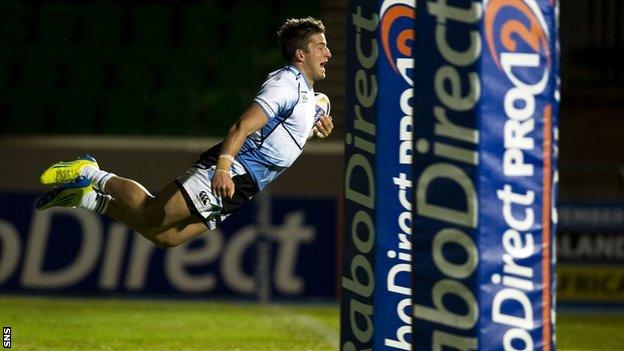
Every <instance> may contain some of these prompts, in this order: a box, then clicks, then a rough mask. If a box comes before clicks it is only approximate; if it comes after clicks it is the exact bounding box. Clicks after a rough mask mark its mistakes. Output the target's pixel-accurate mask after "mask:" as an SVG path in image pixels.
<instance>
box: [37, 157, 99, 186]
mask: <svg viewBox="0 0 624 351" xmlns="http://www.w3.org/2000/svg"><path fill="white" fill-rule="evenodd" d="M85 166H91V167H95V168H97V169H100V167H99V166H98V164H97V161H96V160H95V158H93V157H91V156H89V155H84V156H82V157H80V158H78V159H77V160H75V161H67V162H57V163H55V164H53V165H52V166H50V167H48V168H47V169H46V170H45V171H43V173H41V176H40V177H39V181H40V182H41V184H45V185H56V184H62V183H67V182H70V181H72V180H74V179H76V177H78V176H79V175H80V170H81V169H82V168H83V167H85Z"/></svg>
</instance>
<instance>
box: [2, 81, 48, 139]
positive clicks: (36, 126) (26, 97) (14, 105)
mask: <svg viewBox="0 0 624 351" xmlns="http://www.w3.org/2000/svg"><path fill="white" fill-rule="evenodd" d="M50 92H51V90H49V89H46V88H42V87H39V86H22V87H18V88H16V89H14V90H12V91H10V92H9V93H8V94H7V96H8V99H7V100H8V108H9V113H8V117H7V118H6V131H7V132H8V133H14V134H39V133H43V132H44V131H46V129H47V128H46V123H47V118H46V114H47V106H48V105H49V102H50Z"/></svg>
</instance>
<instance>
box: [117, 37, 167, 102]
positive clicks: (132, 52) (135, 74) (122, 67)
mask: <svg viewBox="0 0 624 351" xmlns="http://www.w3.org/2000/svg"><path fill="white" fill-rule="evenodd" d="M160 55H161V53H160V52H156V51H153V50H147V49H146V48H140V47H127V48H123V49H120V50H118V51H117V52H116V53H115V56H114V65H115V67H116V68H117V70H116V71H117V74H116V80H115V81H116V83H117V84H118V85H119V86H120V88H121V89H131V90H136V91H143V92H145V91H149V90H150V89H152V88H153V87H154V85H155V83H156V65H157V62H158V61H159V60H160Z"/></svg>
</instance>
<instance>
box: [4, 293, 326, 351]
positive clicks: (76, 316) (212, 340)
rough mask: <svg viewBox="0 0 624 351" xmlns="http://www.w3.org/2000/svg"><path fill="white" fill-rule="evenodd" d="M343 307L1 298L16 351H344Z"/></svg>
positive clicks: (5, 320)
mask: <svg viewBox="0 0 624 351" xmlns="http://www.w3.org/2000/svg"><path fill="white" fill-rule="evenodd" d="M337 319H338V307H337V305H314V306H310V307H305V306H295V307H293V306H290V305H278V306H272V305H271V306H265V307H263V306H259V305H256V304H250V303H234V302H232V303H216V302H186V301H182V302H177V301H170V300H163V301H158V300H156V301H154V300H149V301H143V300H108V299H103V300H97V299H73V300H72V299H46V298H28V297H0V323H1V324H2V325H4V326H7V325H8V326H11V327H12V334H13V340H12V342H13V348H14V349H15V350H336V349H337V345H338V320H337Z"/></svg>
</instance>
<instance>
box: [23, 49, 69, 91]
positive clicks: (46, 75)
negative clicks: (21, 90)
mask: <svg viewBox="0 0 624 351" xmlns="http://www.w3.org/2000/svg"><path fill="white" fill-rule="evenodd" d="M58 59H59V57H58V51H57V50H55V48H51V47H49V46H45V45H43V46H42V45H35V46H29V47H27V48H26V49H25V50H24V52H23V57H22V59H21V60H20V61H21V65H22V70H21V81H20V83H19V84H20V85H21V86H38V87H40V88H42V89H50V90H51V88H53V87H54V86H56V84H57V83H58V81H59V72H58Z"/></svg>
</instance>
